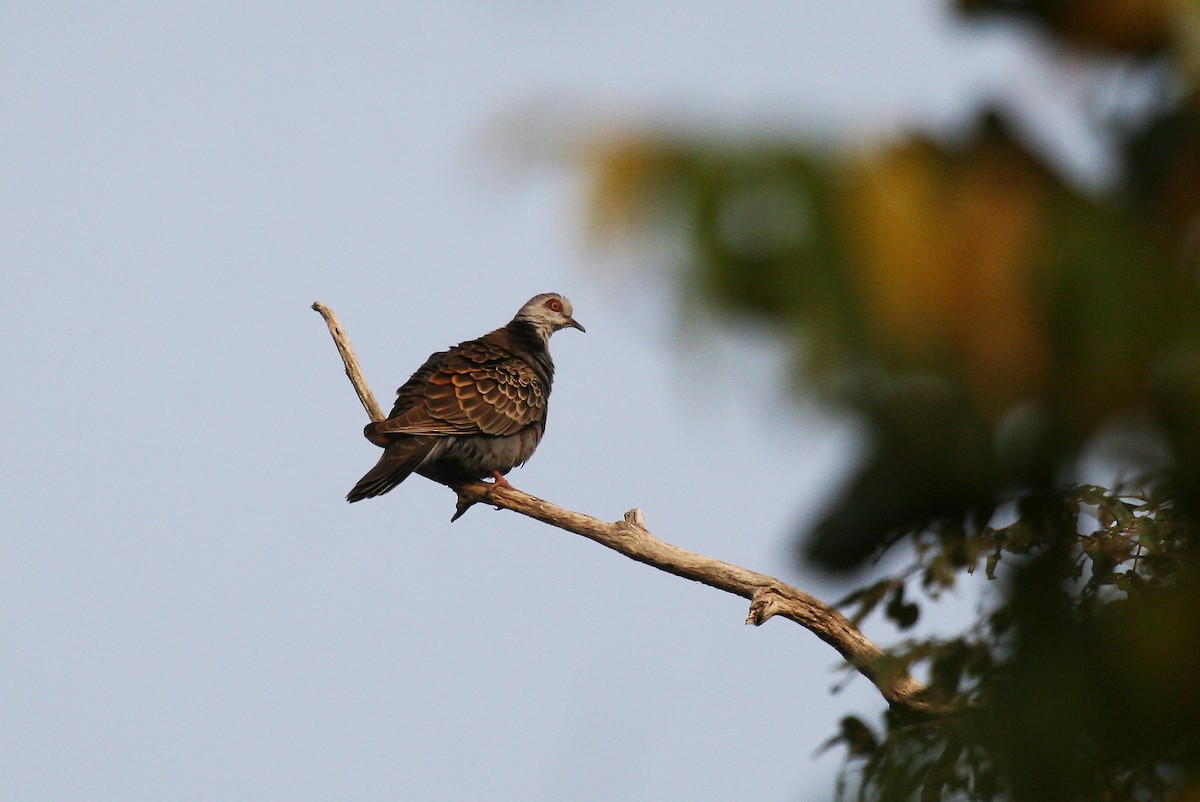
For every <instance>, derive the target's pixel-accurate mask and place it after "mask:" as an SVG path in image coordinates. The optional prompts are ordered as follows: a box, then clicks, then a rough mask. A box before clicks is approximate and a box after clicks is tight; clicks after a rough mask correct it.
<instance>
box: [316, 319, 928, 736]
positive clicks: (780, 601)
mask: <svg viewBox="0 0 1200 802" xmlns="http://www.w3.org/2000/svg"><path fill="white" fill-rule="evenodd" d="M313 309H316V310H317V311H318V312H320V313H321V315H322V316H323V317H324V318H325V321H326V323H327V324H328V325H329V330H330V333H331V334H332V335H333V339H334V341H335V342H336V343H337V344H338V351H339V352H340V353H341V355H342V360H343V361H344V362H345V363H346V375H347V376H348V377H350V381H351V382H353V383H354V387H355V390H356V391H357V392H358V396H359V398H360V399H362V400H363V406H364V407H366V409H367V411H368V413H370V414H371V417H372V420H380V419H382V417H383V415H382V412H379V406H378V404H376V403H375V399H374V396H373V395H372V393H371V390H370V388H369V387H368V386H367V384H366V381H365V380H364V379H363V377H362V371H361V370H360V369H359V367H358V363H357V361H356V360H355V357H354V350H353V349H352V348H351V347H350V343H349V341H348V339H347V338H346V334H345V332H344V331H343V330H342V328H341V326H340V324H338V321H337V317H336V316H335V315H334V314H333V312H331V311H330V310H328V309H327V308H326V307H324V306H321V305H320V304H313ZM368 401H369V402H370V403H368ZM372 408H373V409H374V410H375V411H372ZM376 414H378V415H379V417H376ZM452 489H453V490H454V491H455V492H456V493H457V494H458V506H457V512H456V513H455V517H456V518H457V517H458V516H459V515H461V514H462V513H463V512H464V511H465V510H466V508H467V507H469V506H471V505H472V504H476V503H483V504H491V505H493V506H496V507H502V508H504V509H507V510H512V511H513V512H517V513H520V514H521V515H526V516H528V517H530V518H534V519H536V520H539V521H542V522H543V523H547V524H550V525H551V526H554V527H557V528H559V529H563V530H565V531H567V532H573V533H574V534H577V535H581V536H583V537H586V538H588V539H589V540H593V541H595V542H597V543H599V544H600V545H602V546H606V547H608V548H610V549H612V550H613V551H617V552H619V553H621V554H624V555H625V556H626V557H628V558H630V559H631V560H636V561H638V562H641V563H645V564H646V565H650V566H653V567H655V568H658V569H659V570H661V571H666V572H667V573H670V574H674V575H676V576H680V577H683V578H685V579H691V580H693V581H695V582H700V583H702V584H705V585H708V586H710V587H713V588H717V589H718V590H723V591H725V592H726V593H732V594H734V595H736V596H741V597H742V598H744V599H748V600H750V612H749V615H748V617H747V618H746V623H747V624H754V625H755V626H758V625H760V624H762V623H764V622H765V621H767V620H768V619H770V618H773V617H775V616H781V617H783V618H787V619H789V620H791V621H794V622H796V623H797V624H799V625H800V626H802V627H804V628H805V629H807V630H808V631H810V632H812V633H813V634H814V635H816V636H817V637H818V638H820V639H821V640H823V641H825V642H826V643H827V644H829V645H830V646H832V647H833V648H834V649H835V650H836V651H837V652H838V654H840V655H841V656H842V657H843V658H845V659H846V660H847V661H848V662H849V663H850V664H851V665H853V666H854V667H855V668H856V669H857V670H858V671H859V673H861V674H862V675H863V676H865V677H866V678H867V679H869V680H870V681H871V682H872V683H873V684H874V685H875V686H876V687H877V688H878V689H879V692H880V693H881V694H882V695H883V698H884V699H886V700H887V702H888V703H889V704H890V705H891V706H892V707H893V708H897V709H901V710H904V711H906V712H909V713H915V714H924V715H930V714H934V715H940V714H945V713H948V712H950V709H949V708H947V707H946V706H945V705H941V704H938V703H935V702H933V701H931V700H929V699H928V698H927V694H926V693H925V691H926V688H925V685H923V684H922V683H921V682H920V681H919V680H917V679H916V678H914V677H913V676H912V675H910V674H908V673H906V672H896V671H889V672H884V671H882V670H881V667H880V658H881V657H883V651H882V650H881V649H880V648H879V647H878V646H876V645H875V644H874V643H872V642H871V641H870V640H869V639H868V638H867V637H866V636H865V635H863V633H862V631H861V630H859V628H858V627H856V626H855V625H854V624H853V623H852V622H851V621H850V620H849V619H848V618H846V616H844V615H842V614H841V613H840V612H838V611H837V610H836V609H834V608H833V607H831V606H829V605H828V604H826V603H825V602H823V601H821V600H820V599H817V598H816V597H814V596H811V595H809V594H808V593H805V592H804V591H802V590H800V589H799V588H795V587H792V586H791V585H788V584H787V583H785V582H781V581H780V580H778V579H775V578H774V577H770V576H767V575H766V574H760V573H757V572H755V571H750V570H747V569H745V568H742V567H740V566H737V565H732V564H730V563H726V562H722V561H721V560H716V559H713V558H712V557H706V556H704V555H703V554H697V553H695V552H691V551H688V550H686V549H682V548H680V547H678V546H674V545H672V544H670V543H667V542H665V541H663V540H660V539H658V538H657V537H655V536H654V535H653V534H651V533H650V530H648V529H647V528H646V524H645V521H644V520H643V518H642V513H641V511H640V510H637V509H632V510H630V511H629V512H627V513H625V518H624V520H621V521H615V522H608V521H602V520H600V519H599V518H593V517H592V516H590V515H584V514H582V513H578V512H574V511H573V510H568V509H566V508H564V507H559V506H558V505H556V504H551V503H550V502H548V501H544V500H542V499H540V498H537V497H535V496H531V495H529V494H528V493H525V492H522V491H520V490H516V489H515V488H505V487H495V486H493V485H491V484H488V483H485V482H469V483H466V484H463V485H458V486H455V487H453V488H452Z"/></svg>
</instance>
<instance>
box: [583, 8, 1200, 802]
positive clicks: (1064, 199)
mask: <svg viewBox="0 0 1200 802" xmlns="http://www.w3.org/2000/svg"><path fill="white" fill-rule="evenodd" d="M952 13H955V14H957V15H959V16H960V17H962V18H963V19H964V20H968V21H972V20H977V19H984V18H986V19H991V20H994V19H997V18H999V19H1007V20H1010V21H1011V20H1016V21H1019V24H1022V25H1025V26H1027V27H1029V28H1031V29H1034V30H1036V31H1038V32H1039V34H1040V35H1041V36H1042V37H1044V39H1045V40H1046V41H1047V42H1049V43H1051V44H1052V45H1053V46H1055V47H1058V48H1060V49H1061V50H1062V51H1064V52H1082V51H1086V52H1088V53H1090V54H1091V56H1090V57H1091V58H1093V59H1097V60H1101V61H1106V62H1110V63H1112V64H1114V65H1119V66H1124V67H1126V68H1127V70H1129V71H1131V72H1132V71H1136V72H1137V74H1139V75H1142V76H1149V77H1150V79H1149V80H1148V81H1142V82H1140V83H1139V82H1132V81H1131V82H1130V85H1129V89H1128V91H1131V92H1139V93H1148V96H1150V98H1151V99H1152V100H1153V101H1154V102H1151V103H1140V104H1132V105H1130V104H1111V108H1109V109H1107V111H1106V109H1105V108H1098V109H1095V110H1091V111H1094V112H1095V114H1094V118H1095V119H1094V120H1092V122H1094V124H1095V125H1096V126H1098V127H1100V128H1102V129H1103V131H1102V133H1103V135H1104V137H1105V139H1106V140H1107V141H1109V142H1111V143H1112V155H1113V158H1114V160H1115V162H1116V163H1117V166H1118V167H1119V171H1118V173H1119V175H1118V177H1117V178H1116V179H1114V180H1113V181H1112V182H1110V183H1109V185H1108V186H1106V187H1104V188H1102V189H1100V190H1095V189H1091V190H1084V189H1082V188H1080V187H1078V186H1076V185H1074V184H1072V183H1070V182H1069V181H1067V180H1064V179H1063V178H1062V177H1061V175H1060V174H1059V173H1058V172H1057V171H1056V170H1055V169H1054V167H1053V165H1051V164H1049V163H1048V161H1047V159H1046V158H1044V157H1043V156H1042V155H1041V154H1039V153H1038V152H1036V151H1034V150H1032V149H1031V148H1029V147H1027V146H1026V144H1025V143H1024V142H1023V141H1022V140H1021V138H1020V137H1019V136H1017V135H1016V134H1015V133H1014V132H1013V130H1012V128H1011V126H1010V125H1008V124H1007V122H1006V120H1005V118H1004V116H1003V114H1002V113H1000V112H998V111H997V110H994V109H983V110H981V111H980V113H979V115H978V118H977V120H976V122H975V124H974V125H973V126H972V127H971V128H970V130H968V131H965V132H960V134H958V135H957V136H955V137H953V138H935V137H932V136H929V135H925V134H921V133H919V132H913V133H910V134H909V135H907V136H905V137H903V138H900V139H898V140H896V141H892V142H889V143H887V144H884V145H881V146H878V147H875V148H863V149H858V150H851V149H843V150H838V149H835V148H830V147H824V148H822V147H816V146H813V145H809V144H804V143H795V142H781V141H748V142H742V143H739V144H737V145H730V144H728V143H725V144H713V143H711V142H705V141H704V140H702V139H689V138H687V137H686V136H679V135H673V136H672V135H662V134H654V133H646V132H641V133H632V134H628V135H626V136H623V137H614V138H612V139H610V140H609V141H607V142H604V143H602V146H601V147H599V148H597V149H596V150H595V151H594V152H593V154H592V163H591V166H592V176H593V190H592V195H591V197H592V212H591V220H592V224H593V226H594V229H595V232H596V235H597V236H598V237H614V236H616V237H636V236H637V235H639V234H641V233H644V232H647V231H648V230H654V231H657V232H658V233H663V232H666V233H668V234H670V235H671V236H676V237H678V238H679V239H680V241H681V242H682V243H683V244H684V245H685V246H686V247H685V249H684V252H685V253H686V254H687V257H686V260H685V264H684V265H683V270H682V271H681V275H682V276H683V277H684V281H685V283H686V284H687V286H688V287H689V289H690V290H691V292H692V294H693V295H694V296H695V297H697V298H699V299H701V300H702V301H703V302H704V303H705V304H706V305H707V306H708V307H709V308H712V309H714V310H716V311H717V312H718V313H719V314H720V315H721V316H723V317H725V318H728V319H731V320H734V321H742V320H753V321H755V322H757V323H760V324H766V328H767V330H769V331H771V332H773V334H774V335H775V336H777V337H778V338H779V339H780V340H781V341H782V342H784V343H786V344H788V345H789V346H791V347H792V351H793V354H794V365H795V377H796V381H797V389H798V390H803V391H804V392H814V393H816V394H817V395H818V396H819V397H820V398H821V399H822V400H823V401H824V402H826V403H828V404H830V405H832V406H835V407H836V408H838V409H841V410H844V411H849V412H851V413H853V414H854V415H855V416H857V417H858V419H859V420H861V421H862V422H863V424H864V427H865V429H866V431H867V432H868V434H869V437H870V438H871V443H872V448H871V450H870V454H869V456H868V457H867V458H866V459H865V460H864V462H863V464H862V465H860V466H859V467H858V470H857V472H856V473H855V475H854V476H853V477H852V479H851V480H850V481H849V483H848V485H847V487H846V488H845V489H844V491H843V492H842V494H841V496H840V498H839V499H837V500H836V501H835V502H834V503H833V504H832V505H831V508H830V509H828V510H827V511H826V513H825V515H824V517H823V520H822V521H821V522H820V523H819V525H818V526H817V527H816V528H815V530H814V531H812V532H810V533H807V534H806V535H805V536H804V537H802V538H801V544H802V548H801V551H802V553H803V554H804V555H805V556H806V557H807V558H808V559H810V560H813V561H815V562H816V563H817V564H820V565H823V566H825V567H828V568H833V569H851V568H856V567H859V566H861V565H863V564H864V563H867V562H869V561H870V560H871V559H872V558H873V557H876V556H877V555H879V554H880V553H881V552H882V551H884V550H886V549H887V548H888V547H890V546H892V545H893V544H895V543H897V542H898V541H900V540H906V541H907V542H909V543H911V544H913V545H914V546H915V552H914V555H915V556H914V558H913V562H912V563H911V564H910V565H909V566H908V568H907V569H906V570H905V571H902V572H901V573H899V574H897V575H896V576H892V577H887V578H885V579H883V580H879V581H877V582H874V583H873V584H871V585H868V586H866V587H862V588H859V589H858V590H856V591H854V592H853V593H851V594H850V596H848V597H847V599H846V600H845V602H844V604H845V606H847V607H848V608H850V609H853V610H856V611H857V613H858V615H859V617H862V616H865V615H867V614H869V613H870V612H871V611H872V610H874V609H880V610H882V611H883V612H884V614H885V615H886V616H887V617H888V618H889V619H890V620H891V621H893V622H894V623H895V624H896V625H897V626H898V627H900V628H901V629H906V628H908V627H910V626H912V624H913V623H915V621H916V620H917V618H918V616H919V614H920V602H919V601H916V600H914V599H913V598H910V596H911V594H912V592H913V591H912V588H913V587H914V585H915V586H917V587H918V588H920V589H922V590H924V592H925V593H926V594H929V595H933V596H936V595H937V593H938V591H939V590H941V589H944V588H946V587H951V586H953V585H954V583H955V582H956V581H959V580H960V579H961V578H962V576H963V575H964V574H967V573H972V572H976V571H977V569H980V568H981V569H982V571H979V573H981V574H983V575H985V576H986V577H988V578H989V579H990V578H994V577H995V576H996V571H997V570H998V569H1000V568H1002V567H1003V566H1005V565H1010V566H1011V568H1010V570H1009V571H1008V575H1007V581H1005V582H1004V583H1002V584H1003V589H1002V590H1001V591H999V592H998V594H997V599H996V603H995V604H994V605H993V606H992V607H991V608H990V609H989V610H988V611H986V612H985V613H983V614H981V616H980V619H979V621H978V622H977V624H976V626H975V627H974V628H973V629H972V630H971V631H970V632H968V633H966V634H964V635H963V636H961V637H959V638H956V639H953V640H950V641H945V642H939V641H932V640H922V641H912V642H906V643H905V644H903V645H901V646H900V647H897V648H896V649H893V650H891V651H890V652H889V653H888V655H887V658H886V659H887V660H888V661H890V663H891V664H893V665H895V666H896V667H898V668H899V667H910V666H912V667H918V666H919V667H922V668H923V670H925V671H927V672H928V673H929V675H930V677H931V683H932V684H931V692H932V693H935V694H939V695H941V696H943V697H945V698H947V699H951V700H956V701H959V702H961V707H962V713H961V714H960V715H958V716H955V717H953V718H952V719H950V720H942V721H917V722H914V721H906V720H903V719H902V717H899V716H897V715H890V716H889V717H888V719H887V721H886V722H885V725H884V727H883V729H882V730H881V731H879V732H876V731H875V730H873V729H872V728H871V727H870V726H868V725H867V724H865V723H864V722H862V721H861V720H859V719H857V718H853V717H850V718H847V719H846V720H845V721H844V722H843V730H842V732H841V734H840V735H838V736H837V737H836V738H835V739H834V742H836V743H839V744H842V745H844V746H845V747H846V749H847V752H848V755H849V757H848V766H850V767H852V768H853V769H855V771H856V772H857V773H855V772H849V773H848V774H847V775H846V777H845V778H844V780H845V782H846V783H847V785H846V787H848V786H849V784H852V783H850V781H851V780H853V779H855V778H857V787H858V789H859V796H860V797H861V798H864V799H866V798H880V799H922V800H926V799H942V798H945V799H951V798H962V799H1001V798H1004V799H1007V798H1013V799H1020V800H1041V799H1054V800H1068V799H1072V800H1074V799H1078V800H1092V799H1106V800H1119V799H1129V800H1142V799H1162V798H1166V795H1167V794H1168V789H1184V790H1179V791H1178V793H1179V794H1182V796H1177V797H1176V798H1179V799H1183V798H1200V771H1198V770H1197V768H1198V767H1197V737H1198V734H1200V696H1198V693H1200V691H1198V689H1200V579H1198V577H1200V557H1198V554H1197V553H1198V551H1200V537H1198V536H1197V535H1196V520H1197V513H1200V289H1198V281H1200V4H1198V3H1196V2H1195V1H1194V0H1086V2H1085V0H1024V1H1023V0H958V2H956V3H955V4H953V9H952ZM1135 107H1136V108H1138V109H1142V110H1143V111H1140V112H1138V113H1131V112H1129V109H1130V108H1135ZM1117 109H1120V110H1117ZM1114 115H1116V116H1115V117H1114ZM1097 454H1099V455H1100V456H1099V458H1102V460H1103V462H1104V464H1105V465H1106V466H1107V468H1108V470H1109V472H1110V474H1111V475H1113V476H1118V475H1123V476H1130V475H1143V476H1146V477H1147V478H1146V480H1145V481H1144V482H1143V484H1142V485H1141V486H1138V487H1136V488H1133V487H1128V486H1123V487H1116V488H1108V489H1105V488H1100V487H1095V486H1092V485H1081V484H1079V482H1080V477H1081V468H1080V466H1081V464H1082V462H1083V461H1084V460H1085V458H1091V459H1092V460H1093V461H1095V460H1096V459H1097ZM1005 516H1008V517H1009V518H1011V519H1012V521H1011V522H1010V523H1008V524H1007V525H1004V526H1000V525H998V522H1000V521H1002V520H1004V519H1005ZM1081 533H1083V534H1081ZM998 584H1001V583H998ZM918 595H919V594H918ZM1187 789H1190V790H1187ZM843 790H845V788H844V789H843ZM1188 794H1191V796H1187V795H1188Z"/></svg>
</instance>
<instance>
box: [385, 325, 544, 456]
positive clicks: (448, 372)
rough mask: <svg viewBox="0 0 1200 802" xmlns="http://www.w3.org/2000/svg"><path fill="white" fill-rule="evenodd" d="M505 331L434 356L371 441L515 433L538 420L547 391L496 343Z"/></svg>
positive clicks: (402, 390)
mask: <svg viewBox="0 0 1200 802" xmlns="http://www.w3.org/2000/svg"><path fill="white" fill-rule="evenodd" d="M503 333H504V332H503V330H501V331H499V332H493V333H492V334H491V335H488V336H487V337H484V338H481V339H479V340H472V341H470V342H466V343H463V344H461V345H458V346H455V347H454V348H451V349H450V350H449V351H441V352H439V353H436V354H434V355H433V356H431V357H430V358H429V360H428V361H426V363H425V364H424V365H423V366H422V367H421V369H420V370H418V371H417V372H416V373H414V374H413V376H412V378H411V379H409V380H408V381H407V382H405V383H404V386H402V387H401V388H400V390H399V391H398V394H397V395H398V397H397V399H396V405H395V407H393V408H392V414H391V416H390V417H388V418H387V419H386V420H383V421H380V422H379V423H376V424H373V426H372V428H371V435H373V437H372V439H373V440H374V439H376V438H379V439H385V440H386V439H389V437H390V436H391V435H398V434H405V435H463V434H487V435H493V436H497V437H503V436H506V435H511V434H516V433H517V432H519V431H521V430H522V429H524V428H525V427H527V426H529V425H531V424H533V423H536V422H537V421H539V420H541V419H542V418H543V417H544V415H545V412H546V390H545V388H544V387H543V386H542V382H541V380H540V379H539V378H538V375H537V373H536V372H535V371H534V369H533V367H531V366H530V364H529V363H528V362H527V361H526V360H524V359H522V358H521V357H519V356H517V355H516V354H514V353H513V352H512V351H511V350H509V349H508V348H506V347H504V345H503V344H501V343H500V342H498V340H500V339H501V336H500V335H502V334H503Z"/></svg>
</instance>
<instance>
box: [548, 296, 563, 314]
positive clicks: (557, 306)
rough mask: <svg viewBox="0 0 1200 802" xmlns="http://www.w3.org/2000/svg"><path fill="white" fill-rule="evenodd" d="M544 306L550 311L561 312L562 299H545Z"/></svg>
mask: <svg viewBox="0 0 1200 802" xmlns="http://www.w3.org/2000/svg"><path fill="white" fill-rule="evenodd" d="M546 308H547V309H549V310H550V311H551V312H561V311H562V301H560V300H558V299H557V298H551V299H550V300H549V301H546Z"/></svg>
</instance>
